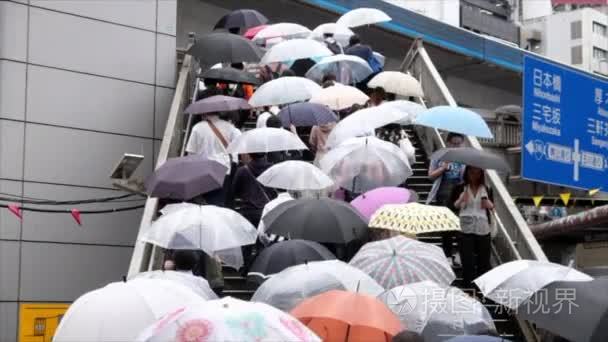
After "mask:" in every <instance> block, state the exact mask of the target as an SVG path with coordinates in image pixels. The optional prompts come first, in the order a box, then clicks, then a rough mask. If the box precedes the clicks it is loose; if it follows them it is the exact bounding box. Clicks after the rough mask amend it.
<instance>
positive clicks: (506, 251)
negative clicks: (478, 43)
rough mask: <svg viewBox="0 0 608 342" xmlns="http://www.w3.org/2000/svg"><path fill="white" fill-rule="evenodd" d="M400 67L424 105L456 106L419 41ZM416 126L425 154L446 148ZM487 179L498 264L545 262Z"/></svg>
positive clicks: (511, 205)
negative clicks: (421, 94)
mask: <svg viewBox="0 0 608 342" xmlns="http://www.w3.org/2000/svg"><path fill="white" fill-rule="evenodd" d="M402 70H404V71H405V70H407V71H409V73H410V74H412V76H414V77H416V78H417V79H418V80H419V81H420V82H421V84H422V87H423V89H424V92H425V98H424V100H422V99H421V102H423V104H425V105H427V106H428V107H433V106H438V105H448V106H456V105H457V104H456V101H455V100H454V98H453V97H452V95H451V94H450V91H449V89H448V88H447V86H446V84H445V83H444V81H443V79H442V78H441V76H440V75H439V72H438V71H437V69H436V68H435V65H434V64H433V62H432V61H431V59H430V57H429V55H428V53H427V52H426V50H425V49H424V46H423V44H422V41H421V40H419V39H418V40H416V41H415V42H414V44H413V45H412V47H411V49H410V51H409V52H408V54H407V55H406V58H405V59H404V62H403V64H402ZM416 129H417V133H418V135H419V137H420V140H421V141H422V143H423V145H424V148H425V150H426V152H427V154H429V155H430V153H432V152H433V151H434V150H435V149H437V148H443V147H445V143H444V141H443V138H442V137H441V135H440V134H439V131H438V130H436V129H434V128H426V127H420V126H418V127H417V128H416ZM466 142H467V144H468V145H469V146H471V147H473V148H477V149H482V147H481V144H480V143H479V141H478V140H477V138H475V137H467V138H466ZM486 179H487V181H488V183H489V185H490V186H491V187H492V189H493V190H494V204H495V207H496V209H495V213H496V215H495V219H496V222H497V230H498V232H497V235H496V237H495V238H494V239H493V241H492V242H493V246H492V248H493V257H494V259H495V261H496V262H498V263H504V262H508V261H513V260H518V259H532V260H540V261H547V257H546V256H545V253H544V252H543V251H542V249H541V247H540V246H539V244H538V242H537V241H536V239H535V238H534V236H533V235H532V232H531V231H530V229H529V227H528V225H527V223H526V221H525V220H524V218H523V217H522V215H521V213H520V212H519V210H518V209H517V207H516V205H515V202H514V201H513V199H512V198H511V196H510V195H509V192H508V191H507V188H506V187H505V185H504V184H503V182H502V180H501V178H500V177H499V175H498V174H497V173H496V171H493V170H488V171H487V174H486ZM518 323H519V325H520V328H521V330H522V333H523V334H524V336H525V337H526V340H527V341H536V340H537V336H536V333H535V332H534V330H533V328H532V327H531V326H530V325H529V324H528V323H527V322H526V321H522V320H520V319H518Z"/></svg>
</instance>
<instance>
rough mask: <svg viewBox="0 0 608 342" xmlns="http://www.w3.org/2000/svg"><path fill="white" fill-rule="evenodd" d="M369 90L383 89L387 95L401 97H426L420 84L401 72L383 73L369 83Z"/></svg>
mask: <svg viewBox="0 0 608 342" xmlns="http://www.w3.org/2000/svg"><path fill="white" fill-rule="evenodd" d="M367 86H368V87H369V88H377V87H382V88H383V89H384V90H385V91H386V92H387V93H393V94H397V95H401V96H415V97H424V92H423V91H422V86H421V85H420V82H418V80H417V79H415V78H414V77H412V76H410V75H408V74H405V73H402V72H399V71H383V72H381V73H379V74H378V75H376V76H374V77H373V78H372V79H371V80H370V81H369V82H367Z"/></svg>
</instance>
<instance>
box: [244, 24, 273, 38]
mask: <svg viewBox="0 0 608 342" xmlns="http://www.w3.org/2000/svg"><path fill="white" fill-rule="evenodd" d="M268 26H269V25H258V26H254V27H252V28H250V29H248V30H247V31H245V34H243V37H245V38H247V39H253V37H255V35H256V34H258V32H260V31H262V30H263V29H265V28H267V27H268Z"/></svg>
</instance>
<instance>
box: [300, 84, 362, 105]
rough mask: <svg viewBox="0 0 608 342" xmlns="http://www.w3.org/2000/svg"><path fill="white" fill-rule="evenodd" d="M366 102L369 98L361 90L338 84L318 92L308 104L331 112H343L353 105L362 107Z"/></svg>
mask: <svg viewBox="0 0 608 342" xmlns="http://www.w3.org/2000/svg"><path fill="white" fill-rule="evenodd" d="M367 101H369V96H367V95H365V93H364V92H362V91H361V90H359V89H357V88H355V87H351V86H346V85H343V84H340V83H338V84H336V85H333V86H331V87H327V88H323V89H321V90H319V91H318V92H316V93H315V94H314V95H313V96H312V98H311V99H310V101H309V102H310V103H319V104H322V105H325V106H327V107H329V108H330V109H331V110H343V109H347V108H350V107H352V106H353V105H355V104H357V105H364V104H366V103H367Z"/></svg>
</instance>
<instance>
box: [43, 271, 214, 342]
mask: <svg viewBox="0 0 608 342" xmlns="http://www.w3.org/2000/svg"><path fill="white" fill-rule="evenodd" d="M204 303H205V301H204V300H203V299H202V298H201V297H199V296H198V295H196V294H195V293H194V292H192V291H190V290H189V289H188V288H186V287H184V286H182V285H180V284H176V283H175V282H172V281H169V280H160V279H135V280H131V281H128V282H117V283H111V284H109V285H107V286H105V287H102V288H100V289H97V290H93V291H91V292H88V293H85V294H84V295H82V296H80V297H79V298H78V299H76V301H75V302H74V303H72V305H70V308H69V309H68V311H67V312H66V313H65V315H64V316H63V318H62V319H61V322H60V323H59V326H58V327H57V331H56V332H55V336H54V337H53V341H57V342H73V341H80V342H97V341H108V342H124V341H134V340H135V337H137V334H139V332H141V331H142V330H143V329H145V328H146V327H147V326H149V325H150V324H152V323H154V322H155V321H156V320H158V319H160V318H161V317H163V316H164V315H166V314H168V313H170V312H173V311H175V310H176V309H178V308H180V307H182V306H185V305H200V304H204Z"/></svg>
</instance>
